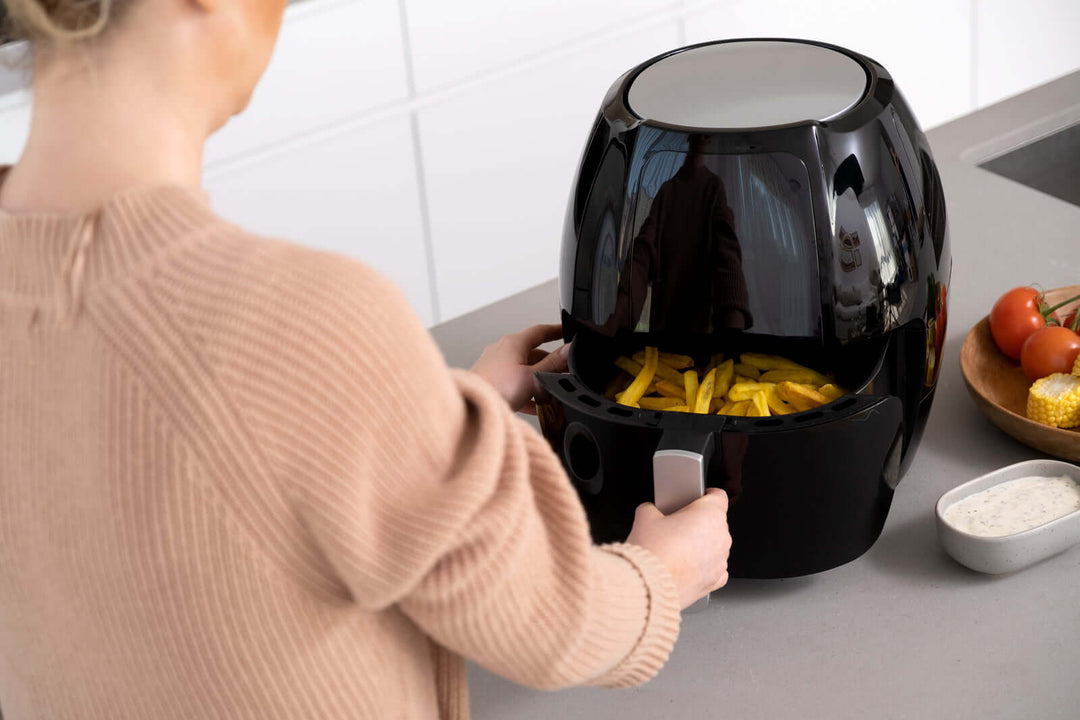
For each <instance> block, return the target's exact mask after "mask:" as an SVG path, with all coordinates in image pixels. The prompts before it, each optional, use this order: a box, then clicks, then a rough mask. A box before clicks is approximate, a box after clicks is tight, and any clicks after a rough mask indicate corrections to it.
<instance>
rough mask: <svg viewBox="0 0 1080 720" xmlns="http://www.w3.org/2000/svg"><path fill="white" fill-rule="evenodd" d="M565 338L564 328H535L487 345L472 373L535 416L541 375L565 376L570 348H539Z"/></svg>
mask: <svg viewBox="0 0 1080 720" xmlns="http://www.w3.org/2000/svg"><path fill="white" fill-rule="evenodd" d="M560 337H562V326H561V325H533V326H532V327H530V328H526V329H525V330H522V331H521V332H519V333H514V334H513V335H507V336H506V337H504V338H503V339H501V340H499V341H498V342H496V343H494V344H492V345H488V346H487V347H486V348H484V352H483V353H482V354H481V355H480V359H479V360H477V361H476V364H475V365H473V367H472V371H473V372H474V373H476V374H477V375H479V376H480V377H482V378H484V379H485V380H487V381H488V382H489V383H491V385H492V387H494V388H495V389H496V390H498V391H499V394H501V395H502V396H503V397H504V398H506V402H508V403H509V404H510V407H511V408H512V409H514V410H517V411H520V412H524V413H528V414H530V415H535V414H536V403H535V402H534V401H533V395H535V394H536V391H537V390H538V389H539V388H538V386H537V384H536V377H535V376H536V373H538V372H565V371H566V354H567V352H568V351H569V349H570V346H569V345H563V346H562V347H560V348H559V349H558V350H556V351H554V352H551V353H548V352H545V351H543V350H541V349H540V348H539V346H540V345H543V344H544V343H548V342H552V341H554V340H558V339H559V338H560Z"/></svg>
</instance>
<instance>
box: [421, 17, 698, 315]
mask: <svg viewBox="0 0 1080 720" xmlns="http://www.w3.org/2000/svg"><path fill="white" fill-rule="evenodd" d="M677 42H678V29H677V25H676V23H675V22H674V21H664V22H661V23H659V24H657V25H654V26H652V27H649V28H646V29H643V30H640V31H638V32H635V33H633V34H631V35H626V36H623V37H620V38H618V39H616V40H612V41H609V42H607V43H602V44H599V45H596V46H592V47H588V48H585V49H582V50H580V51H577V52H573V53H570V54H567V55H564V56H562V57H559V58H558V59H556V60H554V61H552V62H550V63H545V64H543V65H540V66H537V67H532V68H530V69H528V70H525V71H522V72H520V73H517V74H514V75H511V76H509V77H505V78H500V79H499V80H497V81H493V82H489V83H483V84H480V85H476V86H472V87H470V89H469V90H468V92H463V93H461V94H460V95H457V96H455V97H453V98H451V99H448V100H446V101H444V102H441V103H438V104H436V105H433V106H431V107H427V108H423V109H421V110H420V112H419V119H420V141H421V149H422V153H423V159H424V171H425V177H426V186H427V190H428V209H429V214H430V217H431V237H432V244H433V247H434V253H435V276H436V286H437V287H438V294H439V301H440V309H441V311H442V316H443V317H444V318H449V317H454V316H456V315H459V314H462V313H465V312H468V311H469V310H471V309H473V308H476V307H479V306H481V305H484V304H487V303H490V302H493V301H495V300H498V299H499V298H501V297H505V296H506V295H509V294H512V293H514V292H517V291H518V290H521V289H524V288H526V287H530V286H532V285H535V284H537V283H540V282H543V281H545V280H549V279H551V278H552V277H555V275H556V274H557V271H558V267H557V266H558V258H559V243H560V241H561V234H562V227H563V218H564V214H565V212H566V201H567V198H568V197H569V195H570V189H571V185H572V184H573V177H574V171H575V169H576V167H577V162H578V160H579V158H580V155H581V152H582V148H584V146H585V141H586V139H587V135H588V131H589V128H590V126H591V125H592V121H593V119H594V118H595V116H596V111H597V109H598V108H599V105H600V101H601V99H602V98H603V97H604V94H605V93H606V92H607V89H608V87H609V86H610V85H611V82H612V81H613V80H614V79H615V78H616V77H618V76H619V75H621V74H622V73H623V72H625V71H626V70H628V69H630V68H631V67H633V66H634V65H635V64H636V63H637V62H639V61H640V59H641V58H647V57H650V56H652V55H655V54H656V53H658V52H662V51H663V50H665V49H668V48H670V47H672V46H673V45H674V44H676V43H677Z"/></svg>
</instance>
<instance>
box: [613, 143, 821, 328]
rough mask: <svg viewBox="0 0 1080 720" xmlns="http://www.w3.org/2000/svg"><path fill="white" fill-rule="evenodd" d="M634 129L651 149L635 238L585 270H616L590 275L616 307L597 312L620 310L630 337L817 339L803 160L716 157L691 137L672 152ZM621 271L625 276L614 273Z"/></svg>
mask: <svg viewBox="0 0 1080 720" xmlns="http://www.w3.org/2000/svg"><path fill="white" fill-rule="evenodd" d="M641 132H642V136H643V137H642V142H644V143H648V147H649V149H648V150H647V151H646V153H645V160H644V163H643V165H642V169H641V182H640V185H639V187H638V191H637V193H636V197H635V198H634V204H633V210H632V218H631V222H630V224H631V228H632V230H633V233H632V235H631V236H630V237H631V238H632V241H631V242H630V243H626V246H624V247H620V249H619V252H617V253H614V254H605V255H604V256H603V257H598V258H596V260H595V262H594V264H595V265H601V264H604V263H614V264H615V267H613V268H611V269H610V270H609V271H606V272H603V273H601V274H600V276H599V278H598V279H607V278H613V277H618V284H619V287H618V290H617V295H618V298H619V299H618V302H616V303H613V304H612V303H608V302H604V303H602V304H603V305H606V306H609V307H610V306H612V305H614V307H615V308H616V314H618V313H627V315H628V317H627V318H626V320H627V321H628V325H629V327H631V328H633V329H634V330H635V331H637V332H648V333H665V334H670V335H673V336H685V335H687V334H693V335H698V336H703V335H711V334H715V333H717V332H721V331H726V330H744V331H749V332H752V333H754V334H758V335H774V336H801V337H813V336H815V335H817V334H819V331H820V316H819V312H818V310H817V306H818V302H819V301H818V276H817V262H816V249H815V243H814V233H813V228H812V226H811V225H809V223H808V218H810V217H812V216H813V212H812V210H811V209H810V206H809V196H808V194H807V192H806V188H807V187H808V185H809V180H808V177H807V173H806V168H805V166H804V165H803V164H802V162H800V161H799V160H798V159H797V158H795V157H794V156H793V155H790V154H788V153H784V152H769V153H748V154H740V153H717V152H715V149H712V150H710V143H711V142H712V139H711V137H710V136H709V135H708V134H704V133H693V134H690V135H688V136H687V138H686V143H685V145H683V146H681V147H680V146H678V145H673V144H672V141H671V137H670V136H668V135H665V134H658V133H655V132H653V131H652V130H651V129H649V128H643V129H642V131H641ZM604 252H605V253H606V252H607V251H606V250H604ZM624 263H625V264H627V265H629V272H620V271H618V268H619V267H623V266H624ZM596 290H598V291H599V292H600V293H603V292H604V290H605V289H604V288H603V287H601V288H596ZM599 309H600V308H597V310H599ZM598 314H599V313H598ZM598 319H600V318H598ZM605 320H606V319H605Z"/></svg>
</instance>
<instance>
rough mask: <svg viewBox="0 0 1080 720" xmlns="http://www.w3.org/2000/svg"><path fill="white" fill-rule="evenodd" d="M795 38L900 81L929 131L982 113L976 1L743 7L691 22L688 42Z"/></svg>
mask: <svg viewBox="0 0 1080 720" xmlns="http://www.w3.org/2000/svg"><path fill="white" fill-rule="evenodd" d="M733 37H793V38H801V39H806V40H818V41H821V42H829V43H833V44H835V45H841V46H843V47H847V48H850V49H852V50H855V51H856V52H861V53H863V54H865V55H867V56H869V57H871V58H873V59H874V60H877V61H878V62H880V63H881V64H882V65H884V66H885V69H887V70H888V71H889V73H890V74H891V75H892V76H893V79H894V80H895V81H896V84H897V85H898V86H899V87H900V89H901V92H902V93H903V94H904V97H905V98H907V101H908V103H909V104H910V105H911V107H912V110H913V111H914V112H915V116H916V117H917V118H918V119H919V122H920V124H921V125H922V126H923V127H924V128H928V127H932V126H934V125H938V124H940V123H942V122H945V121H946V120H951V119H953V118H955V117H958V116H960V115H963V114H965V113H967V112H970V111H971V110H973V109H974V105H973V98H972V92H971V77H972V61H971V58H972V41H971V4H970V1H969V0H875V2H866V1H865V0H818V1H817V2H805V0H741V1H731V2H713V3H710V4H709V5H708V6H707V7H706V8H704V9H700V10H692V11H691V12H689V13H688V14H687V17H686V40H687V42H688V43H694V42H704V41H706V40H720V39H723V38H733Z"/></svg>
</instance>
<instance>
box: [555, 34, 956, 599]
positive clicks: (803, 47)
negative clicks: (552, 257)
mask: <svg viewBox="0 0 1080 720" xmlns="http://www.w3.org/2000/svg"><path fill="white" fill-rule="evenodd" d="M950 270H951V260H950V256H949V244H948V233H947V230H946V223H945V205H944V198H943V196H942V190H941V182H940V179H939V177H938V173H937V170H936V168H935V166H934V162H933V159H932V157H931V154H930V148H929V146H928V144H927V141H926V137H925V136H924V135H923V133H922V131H921V130H920V128H919V125H918V123H917V122H916V121H915V118H914V116H913V115H912V113H911V110H910V109H909V108H908V105H907V103H906V102H905V101H904V98H903V97H902V96H901V95H900V92H899V90H898V89H897V88H896V86H895V85H894V84H893V81H892V78H891V77H890V76H889V74H888V73H887V72H886V71H885V69H884V68H883V67H882V66H881V65H879V64H877V63H876V62H874V61H873V60H870V59H869V58H867V57H864V56H862V55H859V54H857V53H854V52H851V51H849V50H845V49H843V48H840V47H835V46H831V45H825V44H821V43H811V42H804V41H795V40H776V39H768V40H731V41H723V42H714V43H705V44H701V45H695V46H692V47H687V48H683V49H680V50H676V51H673V52H670V53H667V54H665V55H661V56H659V57H656V58H653V59H651V60H649V61H647V62H645V63H643V64H641V65H639V66H638V67H636V68H634V69H633V70H631V71H629V72H628V73H626V74H625V75H623V76H622V77H621V78H619V79H618V80H617V81H616V82H615V84H614V85H613V86H612V87H611V90H610V91H609V92H608V94H607V97H606V98H605V99H604V102H603V106H602V108H601V110H600V113H599V115H598V117H597V119H596V122H595V124H594V125H593V128H592V132H591V134H590V136H589V139H588V142H587V145H586V148H585V152H584V155H583V157H582V159H581V164H580V167H579V171H578V176H577V180H576V184H575V186H574V190H573V195H572V197H571V199H570V206H569V209H568V212H567V217H566V228H565V234H564V238H563V246H562V266H561V277H560V280H561V302H562V323H563V329H564V335H565V339H566V340H567V341H568V342H572V347H571V351H570V357H569V362H570V372H569V373H567V374H546V375H541V376H540V382H541V385H542V386H543V388H544V391H545V392H543V393H541V395H542V397H541V398H540V400H541V402H540V421H541V426H542V428H543V432H544V434H545V436H546V437H547V439H548V440H549V442H550V443H551V445H552V447H553V448H554V449H555V451H556V452H557V453H558V454H559V455H560V457H561V458H562V460H563V463H564V465H565V466H566V469H567V471H568V473H569V475H570V477H571V479H572V481H573V482H574V484H575V486H576V487H577V489H578V491H579V493H580V495H581V500H582V502H583V503H584V506H585V510H586V512H587V514H588V517H589V521H590V525H591V528H592V534H593V537H594V539H595V540H596V541H597V542H611V541H619V540H624V539H625V538H626V536H627V535H628V534H629V532H630V527H631V525H632V522H633V517H634V509H635V508H636V507H637V505H638V504H640V503H642V502H645V501H655V502H657V504H658V506H659V507H660V508H661V510H664V511H665V512H670V511H672V510H674V509H676V508H677V507H679V506H681V505H682V504H685V503H686V502H688V501H689V500H690V499H692V498H693V497H696V496H698V495H700V494H701V493H702V491H703V489H704V488H705V487H710V486H715V487H720V488H723V489H724V490H726V491H727V493H728V495H729V497H730V500H731V503H730V511H729V524H730V528H731V533H732V537H733V547H732V551H731V557H730V562H729V570H730V573H731V575H732V576H733V577H752V578H778V577H791V576H796V575H805V574H808V573H815V572H820V571H822V570H826V569H829V568H833V567H836V566H838V565H841V564H843V563H846V562H848V561H850V560H853V559H854V558H856V557H858V556H859V555H861V554H862V553H864V552H865V551H866V550H867V549H869V548H870V546H871V545H872V544H873V543H874V541H875V540H876V539H877V537H878V535H879V534H880V532H881V529H882V526H883V525H884V523H885V518H886V515H887V513H888V510H889V506H890V504H891V502H892V497H893V492H894V491H895V489H896V487H897V483H898V482H899V481H900V478H901V477H902V476H903V474H904V471H905V469H906V468H907V466H908V465H909V464H910V462H911V459H912V456H913V455H914V452H915V448H916V446H917V444H918V442H919V437H920V434H921V431H922V429H923V427H924V425H925V422H926V417H927V413H928V412H929V410H930V403H931V400H932V399H933V395H934V387H935V385H936V382H937V370H938V363H939V360H940V358H941V352H942V340H943V337H944V329H945V297H946V287H947V285H948V279H949V274H950ZM646 346H656V347H659V348H660V350H663V351H670V352H676V353H682V354H689V355H691V356H693V357H694V358H696V359H697V360H698V361H699V362H701V363H704V362H705V360H706V359H707V358H709V357H710V355H711V354H712V353H715V352H724V353H726V354H727V355H728V356H729V357H731V356H733V355H737V354H739V353H742V352H760V353H770V354H777V355H782V356H784V357H787V358H789V359H792V360H795V361H796V362H799V363H801V364H803V365H807V366H809V367H812V368H814V369H816V370H819V371H823V372H831V373H834V374H835V376H836V378H837V381H838V383H839V384H841V385H842V386H843V387H844V388H847V389H849V390H850V391H851V392H850V393H849V394H848V395H846V396H844V397H841V398H839V399H837V400H834V401H833V402H831V403H829V404H827V405H824V406H822V407H819V408H816V409H813V410H809V411H805V412H798V413H793V414H789V415H783V416H778V417H765V418H761V417H731V416H723V415H715V414H713V415H710V414H702V415H692V414H686V413H680V412H664V411H650V410H642V409H637V408H632V407H626V406H624V405H620V404H618V403H616V402H614V401H611V400H608V399H607V398H606V397H605V396H604V391H605V388H607V387H608V385H609V383H610V382H611V381H612V379H613V378H614V377H615V376H616V375H617V374H618V373H619V372H620V371H619V369H618V368H617V367H616V366H615V364H614V360H615V358H616V357H617V356H619V355H632V354H633V353H634V352H636V351H638V350H640V349H642V348H644V347H646ZM654 469H655V472H654Z"/></svg>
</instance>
